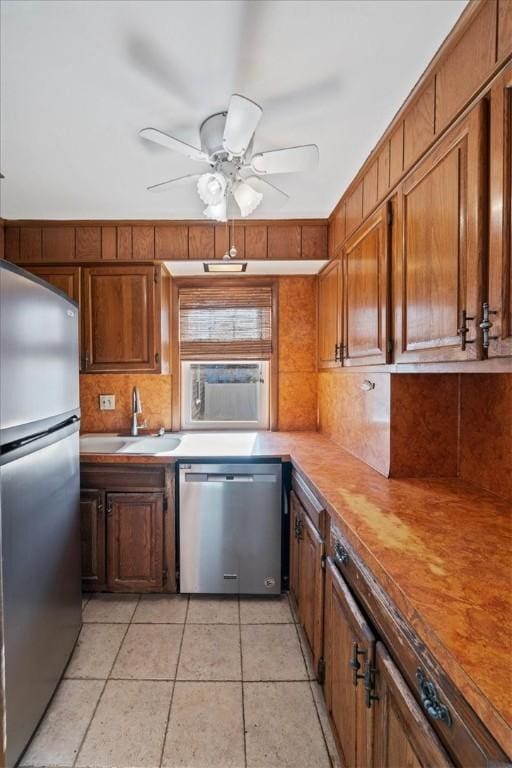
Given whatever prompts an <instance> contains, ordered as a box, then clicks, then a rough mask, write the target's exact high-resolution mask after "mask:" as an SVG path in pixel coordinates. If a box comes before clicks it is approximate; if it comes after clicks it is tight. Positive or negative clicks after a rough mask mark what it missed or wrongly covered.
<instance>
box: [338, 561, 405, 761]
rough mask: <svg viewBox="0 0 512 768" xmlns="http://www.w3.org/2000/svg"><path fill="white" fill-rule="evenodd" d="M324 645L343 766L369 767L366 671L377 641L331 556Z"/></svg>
mask: <svg viewBox="0 0 512 768" xmlns="http://www.w3.org/2000/svg"><path fill="white" fill-rule="evenodd" d="M324 645H325V687H324V692H325V698H326V703H327V709H328V710H329V712H330V713H331V717H332V723H333V726H334V731H335V734H336V738H337V743H338V745H339V748H340V752H341V758H342V764H343V765H344V766H347V768H356V766H357V767H358V768H359V766H370V765H371V764H372V761H371V751H372V749H371V734H372V732H373V716H374V707H367V706H366V697H365V686H364V682H365V681H364V673H365V669H366V665H367V664H369V665H372V666H373V664H374V663H375V660H374V652H375V637H374V635H373V632H372V630H371V628H370V626H369V625H368V623H367V621H366V619H365V618H364V616H363V615H362V613H361V611H360V610H359V608H358V606H357V604H356V602H355V600H354V598H353V597H352V594H351V592H350V590H349V589H348V587H347V585H346V584H345V582H344V580H343V578H342V576H341V575H340V573H339V572H338V570H337V568H336V566H335V565H334V563H333V562H332V560H331V559H330V558H327V563H326V572H325V638H324ZM376 765H379V764H378V763H376ZM398 765H399V764H397V766H398ZM400 765H403V764H400ZM397 766H393V768H397Z"/></svg>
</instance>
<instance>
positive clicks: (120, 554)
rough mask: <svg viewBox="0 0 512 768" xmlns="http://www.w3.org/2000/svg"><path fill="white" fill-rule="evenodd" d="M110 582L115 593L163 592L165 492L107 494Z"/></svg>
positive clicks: (108, 576)
mask: <svg viewBox="0 0 512 768" xmlns="http://www.w3.org/2000/svg"><path fill="white" fill-rule="evenodd" d="M107 580H108V587H109V589H110V590H111V591H113V592H148V591H150V592H151V591H158V590H161V589H162V586H163V494H162V493H109V494H108V495H107Z"/></svg>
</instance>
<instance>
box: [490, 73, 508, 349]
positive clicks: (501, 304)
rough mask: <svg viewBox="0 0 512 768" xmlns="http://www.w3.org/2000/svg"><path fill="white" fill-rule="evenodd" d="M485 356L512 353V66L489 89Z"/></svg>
mask: <svg viewBox="0 0 512 768" xmlns="http://www.w3.org/2000/svg"><path fill="white" fill-rule="evenodd" d="M490 197H491V200H490V207H489V209H490V243H489V309H490V315H489V320H490V321H491V322H492V323H493V326H492V328H491V329H490V334H489V335H490V336H491V339H490V341H489V348H488V354H489V357H503V356H507V355H512V65H510V66H509V67H507V69H506V70H505V72H504V73H503V75H502V76H501V77H500V79H499V80H498V81H497V82H496V84H495V85H494V86H493V89H492V92H491V189H490Z"/></svg>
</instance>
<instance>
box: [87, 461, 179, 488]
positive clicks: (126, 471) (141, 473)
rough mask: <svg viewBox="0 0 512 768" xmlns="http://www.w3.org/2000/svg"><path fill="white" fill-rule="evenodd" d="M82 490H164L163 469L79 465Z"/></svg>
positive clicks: (118, 465) (132, 466)
mask: <svg viewBox="0 0 512 768" xmlns="http://www.w3.org/2000/svg"><path fill="white" fill-rule="evenodd" d="M80 484H81V486H82V488H98V489H103V490H109V491H117V492H121V493H122V492H123V491H150V490H161V489H163V488H165V467H159V466H148V465H146V466H143V467H139V466H134V465H129V466H124V465H122V464H110V465H109V464H102V465H100V464H81V465H80Z"/></svg>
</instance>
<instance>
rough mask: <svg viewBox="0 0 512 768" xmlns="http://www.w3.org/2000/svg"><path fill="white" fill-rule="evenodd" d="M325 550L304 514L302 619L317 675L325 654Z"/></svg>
mask: <svg viewBox="0 0 512 768" xmlns="http://www.w3.org/2000/svg"><path fill="white" fill-rule="evenodd" d="M324 550H325V545H324V542H323V540H322V538H321V536H320V534H319V533H318V531H317V530H316V528H315V526H314V525H313V523H312V522H311V520H310V519H309V517H308V515H307V514H306V513H305V512H303V513H302V525H301V530H300V546H299V551H300V557H299V585H298V586H299V600H298V604H299V619H300V623H301V624H302V627H303V628H304V633H305V635H306V638H307V641H308V643H309V647H310V650H311V656H312V660H313V669H314V670H315V671H318V670H319V665H320V659H321V657H322V652H323V634H324V633H323V625H324V571H323V566H322V561H323V556H324Z"/></svg>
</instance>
